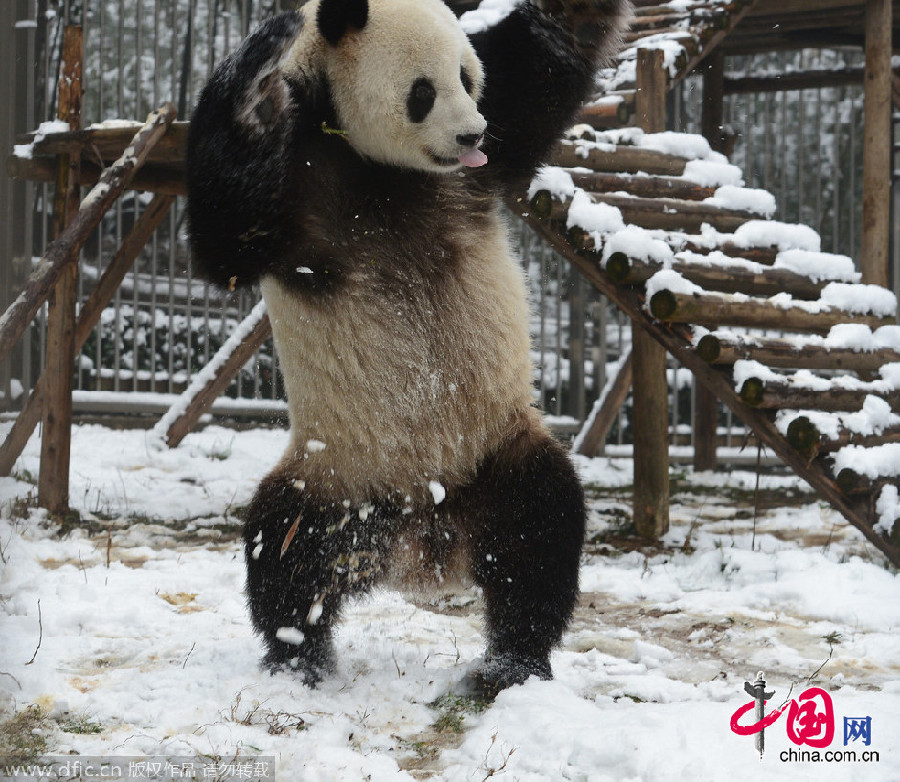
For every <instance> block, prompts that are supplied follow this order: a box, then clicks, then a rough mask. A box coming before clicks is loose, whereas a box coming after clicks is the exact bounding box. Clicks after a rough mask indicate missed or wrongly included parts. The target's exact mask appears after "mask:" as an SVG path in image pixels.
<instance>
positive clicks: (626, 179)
mask: <svg viewBox="0 0 900 782" xmlns="http://www.w3.org/2000/svg"><path fill="white" fill-rule="evenodd" d="M564 170H565V171H566V173H568V174H569V176H571V177H572V182H573V183H574V184H575V186H576V187H580V188H582V189H583V190H587V191H588V192H590V193H616V192H619V193H621V192H626V193H628V194H629V195H633V196H637V197H639V198H679V199H682V200H685V201H703V200H705V199H707V198H712V197H713V196H715V193H716V188H715V187H714V186H704V185H699V184H697V183H696V182H693V181H691V180H689V179H685V178H683V177H671V176H649V175H647V176H628V175H627V174H610V173H603V172H600V171H589V170H587V169H584V168H569V169H564ZM541 192H542V193H543V194H545V195H543V196H542V197H543V198H549V197H550V193H549V191H541ZM549 208H550V205H549V204H548V205H547V207H545V208H544V210H543V211H545V214H539V215H538V216H539V217H549V216H550V211H549Z"/></svg>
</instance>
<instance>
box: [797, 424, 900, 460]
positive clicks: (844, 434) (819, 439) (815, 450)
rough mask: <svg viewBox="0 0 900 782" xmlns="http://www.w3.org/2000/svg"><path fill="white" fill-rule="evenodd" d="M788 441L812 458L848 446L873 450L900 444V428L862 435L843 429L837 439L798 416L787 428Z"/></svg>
mask: <svg viewBox="0 0 900 782" xmlns="http://www.w3.org/2000/svg"><path fill="white" fill-rule="evenodd" d="M785 437H786V438H787V441H788V442H789V443H790V444H791V446H792V447H793V448H795V449H796V450H797V451H799V452H800V453H802V454H805V455H806V456H808V457H810V458H814V457H815V456H817V455H819V454H820V453H833V452H834V451H837V450H840V449H841V448H844V447H845V446H848V445H859V446H862V447H864V448H872V447H874V446H876V445H888V444H890V443H900V427H893V428H887V429H885V430H883V431H882V432H879V433H878V434H866V435H864V434H860V433H859V432H852V431H850V430H849V429H843V428H842V429H841V430H840V431H839V432H838V436H837V437H825V435H823V434H822V433H821V432H820V431H819V428H818V427H817V426H816V425H815V424H814V423H813V422H812V421H810V420H809V417H808V416H805V415H798V416H797V417H796V418H794V419H793V420H792V421H791V422H790V423H789V424H788V428H787V433H786V434H785Z"/></svg>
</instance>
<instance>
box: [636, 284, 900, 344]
mask: <svg viewBox="0 0 900 782" xmlns="http://www.w3.org/2000/svg"><path fill="white" fill-rule="evenodd" d="M650 312H651V313H652V314H653V317H654V318H656V319H657V320H661V321H666V322H669V323H692V324H694V325H697V326H712V327H717V326H720V325H722V326H745V327H747V328H761V329H772V330H779V331H805V332H812V333H818V334H827V333H828V332H829V331H830V330H831V328H832V326H837V325H840V324H842V323H860V324H862V325H864V326H868V327H869V328H871V329H872V330H873V331H874V330H875V329H877V328H880V327H881V326H888V325H891V324H892V323H895V322H896V321H895V320H894V319H893V318H891V317H882V316H879V315H858V314H855V313H850V312H846V311H844V310H839V309H827V310H822V311H820V312H807V311H806V310H805V309H802V308H801V307H779V306H778V305H776V304H772V303H771V302H769V301H765V300H763V299H748V300H740V299H735V298H732V297H730V296H728V295H727V294H720V295H716V294H685V293H674V292H673V291H670V290H661V291H658V292H657V293H655V294H654V295H653V298H652V299H651V300H650Z"/></svg>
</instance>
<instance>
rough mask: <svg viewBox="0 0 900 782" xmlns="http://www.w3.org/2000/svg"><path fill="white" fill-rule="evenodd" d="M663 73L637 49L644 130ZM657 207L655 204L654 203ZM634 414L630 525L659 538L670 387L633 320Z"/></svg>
mask: <svg viewBox="0 0 900 782" xmlns="http://www.w3.org/2000/svg"><path fill="white" fill-rule="evenodd" d="M667 87H668V76H667V75H666V70H665V66H664V64H663V52H662V51H661V50H658V49H650V50H648V49H638V51H637V117H638V121H639V123H640V126H641V129H642V130H643V131H644V132H645V133H660V132H662V131H664V130H665V129H666V89H667ZM657 208H659V207H657ZM631 334H632V350H633V357H632V362H633V367H632V373H633V382H632V388H633V399H634V408H633V410H634V414H633V417H632V430H633V432H634V526H635V529H636V530H637V533H638V535H640V536H641V537H643V538H646V539H648V540H658V539H659V538H660V537H662V536H663V535H664V534H665V533H666V532H667V531H668V529H669V406H668V399H669V389H668V384H667V383H666V351H665V349H664V348H663V347H662V346H661V345H660V344H659V343H657V342H656V341H655V340H654V339H653V337H652V336H651V334H650V333H649V332H648V331H647V330H646V329H645V328H644V327H643V323H642V322H641V321H637V322H634V321H632V329H631Z"/></svg>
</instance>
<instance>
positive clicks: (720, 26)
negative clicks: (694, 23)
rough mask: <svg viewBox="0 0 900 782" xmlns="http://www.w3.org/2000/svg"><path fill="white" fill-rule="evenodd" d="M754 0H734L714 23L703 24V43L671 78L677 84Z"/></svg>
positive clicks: (738, 19)
mask: <svg viewBox="0 0 900 782" xmlns="http://www.w3.org/2000/svg"><path fill="white" fill-rule="evenodd" d="M754 2H755V0H735V2H734V3H731V4H730V6H726V8H725V9H724V10H723V11H722V12H721V13H719V14H718V15H717V17H715V18H714V22H715V24H713V25H708V24H707V25H704V28H703V32H702V35H703V45H702V46H700V47H698V48H697V49H696V51H693V52H691V53H690V55H689V56H688V57H687V58H686V60H685V62H684V63H683V64H679V67H678V72H677V73H676V75H675V76H674V78H673V79H672V83H673V84H677V83H678V82H680V81H681V80H682V79H684V78H685V77H687V76H689V75H690V74H691V73H692V72H693V71H694V69H695V68H696V67H697V66H698V65H699V64H700V63H701V62H703V60H704V59H705V58H706V57H707V56H708V55H709V54H710V53H711V52H713V51H715V50H716V48H717V47H718V46H719V45H720V44H721V43H722V42H723V41H724V40H725V39H726V37H727V36H728V34H729V33H730V32H731V31H732V30H733V29H734V28H735V27H736V26H737V24H738V22H740V21H741V20H742V19H743V18H744V17H745V16H746V15H747V12H748V11H750V9H751V8H752V7H753V4H754Z"/></svg>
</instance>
